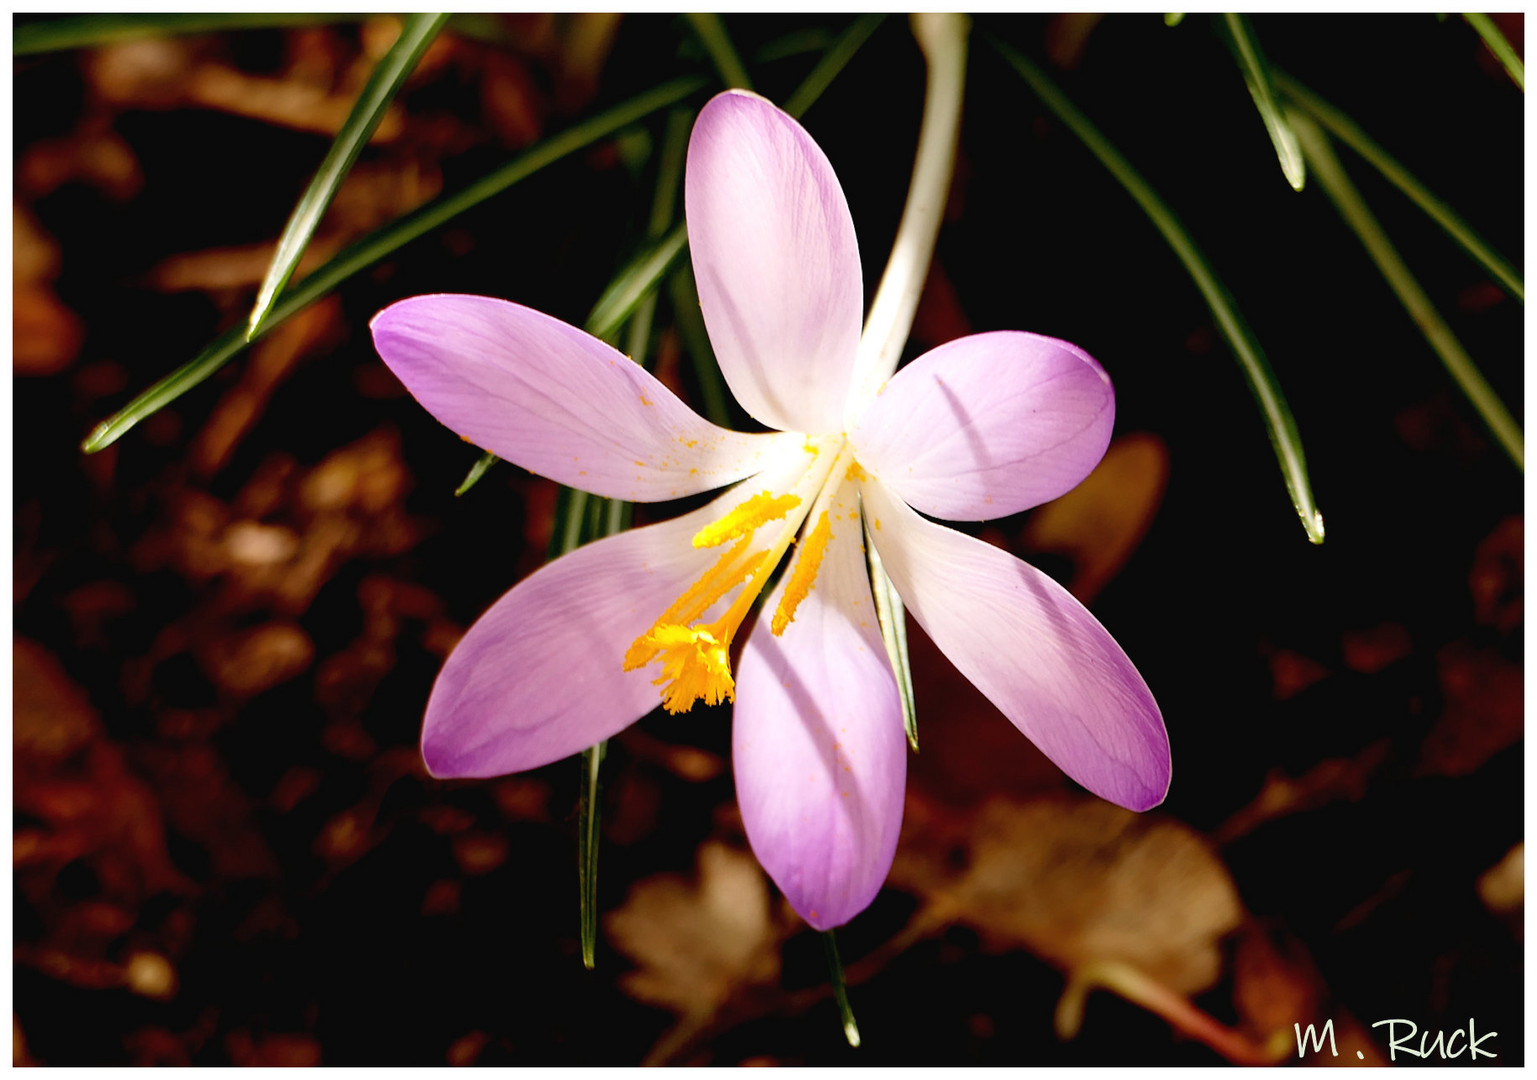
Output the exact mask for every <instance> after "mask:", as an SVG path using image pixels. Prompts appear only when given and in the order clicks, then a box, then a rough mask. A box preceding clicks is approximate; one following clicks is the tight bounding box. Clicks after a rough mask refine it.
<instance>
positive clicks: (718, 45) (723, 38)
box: [683, 11, 752, 90]
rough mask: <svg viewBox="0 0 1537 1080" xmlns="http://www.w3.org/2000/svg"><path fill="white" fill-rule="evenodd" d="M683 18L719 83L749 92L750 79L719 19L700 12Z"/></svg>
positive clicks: (750, 86) (750, 87)
mask: <svg viewBox="0 0 1537 1080" xmlns="http://www.w3.org/2000/svg"><path fill="white" fill-rule="evenodd" d="M683 17H684V18H685V19H687V20H688V24H689V26H690V27H692V28H693V31H694V35H695V36H696V37H698V38H699V43H700V44H701V45H703V46H704V50H705V52H707V53H709V55H710V63H712V64H714V65H715V70H716V72H717V73H718V74H719V75H720V78H721V82H723V83H725V84H726V86H727V87H728V88H731V89H740V90H751V89H752V79H751V78H750V77H749V76H748V74H747V68H746V66H745V65H744V64H743V63H742V57H741V56H740V55H739V54H738V53H737V51H736V46H735V45H733V44H731V36H730V35H729V34H727V33H726V24H725V23H724V22H722V21H721V17H720V16H719V15H716V14H713V13H708V12H700V11H691V12H689V13H688V14H686V15H684V16H683Z"/></svg>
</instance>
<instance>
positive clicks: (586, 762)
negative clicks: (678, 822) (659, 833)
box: [576, 739, 608, 971]
mask: <svg viewBox="0 0 1537 1080" xmlns="http://www.w3.org/2000/svg"><path fill="white" fill-rule="evenodd" d="M607 752H608V740H607V739H605V740H603V741H602V742H600V743H598V744H597V745H596V746H590V747H588V748H587V749H586V750H583V751H582V789H581V795H580V796H579V797H578V799H577V804H576V817H577V832H576V859H577V874H576V878H577V881H576V883H577V888H578V889H579V890H581V897H582V898H581V901H580V903H579V909H580V914H581V920H582V966H583V967H585V968H586V969H587V970H588V971H591V970H592V968H593V965H594V964H595V963H596V955H597V948H598V822H599V816H600V813H601V810H602V807H601V804H600V803H599V796H600V795H601V793H602V785H601V784H600V782H599V775H598V770H599V767H600V766H601V765H602V764H603V757H604V755H605V754H606V753H607Z"/></svg>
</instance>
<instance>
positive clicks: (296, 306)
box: [81, 77, 704, 454]
mask: <svg viewBox="0 0 1537 1080" xmlns="http://www.w3.org/2000/svg"><path fill="white" fill-rule="evenodd" d="M703 85H704V80H703V79H701V78H697V77H689V78H683V79H674V80H673V81H671V82H668V83H664V84H663V85H661V86H659V87H656V88H655V89H653V90H649V91H647V92H646V93H644V94H641V95H639V96H638V97H634V98H631V99H630V100H629V101H626V102H624V103H623V104H621V105H616V106H614V107H613V108H611V109H607V110H605V111H604V112H602V113H599V114H598V115H597V116H594V117H592V118H591V119H589V120H585V121H583V122H582V123H580V124H577V125H575V126H574V127H571V128H568V129H566V130H565V131H563V132H561V133H560V134H559V135H556V136H554V137H552V138H549V139H546V140H545V141H544V142H542V143H540V144H539V145H537V146H535V147H532V148H531V149H529V150H527V151H525V152H524V153H522V154H520V155H519V156H518V157H517V158H515V159H514V160H512V161H510V162H508V163H507V164H506V165H504V166H502V167H501V168H500V169H497V170H496V171H495V172H492V173H490V174H489V175H487V176H484V177H482V178H481V179H480V180H478V181H476V182H475V183H474V184H471V185H470V186H469V187H467V188H465V189H464V190H462V191H460V192H458V193H457V194H454V195H450V196H448V197H446V198H442V199H439V200H437V201H436V202H432V203H428V204H427V205H426V206H422V207H419V208H418V209H416V210H414V211H412V212H411V213H409V214H407V215H405V216H404V217H401V218H397V219H396V220H395V221H393V222H391V223H390V224H388V225H386V226H384V227H383V228H381V229H378V230H376V231H374V232H372V233H370V234H369V235H368V236H366V237H364V238H363V239H362V240H359V241H358V242H357V243H355V244H353V245H352V246H351V247H348V248H347V249H346V250H344V251H342V252H341V253H340V254H338V255H337V256H336V257H335V258H333V259H332V260H331V261H330V262H328V263H326V264H325V265H324V266H322V267H320V268H319V269H318V270H316V271H315V272H314V273H313V274H310V275H309V276H308V277H306V278H304V280H302V281H300V282H298V283H297V284H296V285H292V286H290V287H289V288H288V289H286V290H284V292H283V293H282V295H281V296H280V297H279V298H278V302H277V304H275V305H274V306H273V308H272V312H271V314H270V315H269V316H268V318H267V319H266V320H265V321H263V323H262V325H261V328H260V329H259V330H258V331H257V333H256V335H255V336H254V337H253V338H251V340H252V341H255V340H257V339H259V338H261V337H263V336H265V335H266V334H268V333H269V332H271V330H272V329H273V327H275V326H277V325H278V324H280V323H282V322H283V321H284V320H286V319H288V318H291V317H292V316H293V315H294V314H295V313H297V312H299V311H302V310H303V309H304V308H306V307H308V306H309V305H310V304H312V303H314V302H315V301H316V300H318V299H320V298H321V297H322V296H325V295H326V294H327V293H329V292H330V291H331V290H332V289H334V288H336V286H338V285H340V284H341V283H342V282H343V281H346V280H347V279H348V278H350V277H351V276H352V275H353V274H356V273H358V272H359V271H360V270H363V269H366V268H367V267H369V266H372V265H373V264H374V263H376V262H378V261H379V260H380V259H383V258H385V257H386V256H388V255H391V254H393V253H394V252H395V251H397V250H399V249H400V248H401V247H403V246H404V245H406V244H408V243H410V242H411V241H412V240H415V239H417V238H418V237H420V236H422V235H423V234H425V233H428V232H431V231H432V230H433V229H436V228H437V227H438V226H440V225H442V224H444V223H445V222H448V221H451V220H453V218H455V217H456V216H458V215H459V214H462V213H463V212H464V211H466V210H468V209H470V208H471V207H473V206H476V205H478V204H479V203H482V202H484V201H485V200H486V199H489V198H490V197H491V196H493V195H497V194H500V193H501V192H502V191H505V190H506V189H507V188H509V187H511V186H512V185H513V184H516V183H517V182H518V181H520V180H524V179H526V178H527V177H529V176H531V175H533V174H534V173H536V172H538V171H539V170H540V169H542V168H544V167H545V166H546V165H549V164H551V163H553V162H556V161H559V160H560V159H561V158H563V157H566V156H567V155H569V154H572V153H575V152H576V151H578V150H580V149H582V148H583V147H585V146H588V145H590V144H592V143H594V142H597V141H598V140H599V139H602V138H604V137H606V136H608V135H612V134H613V133H614V132H615V131H618V130H619V129H620V128H622V127H625V126H627V125H629V124H633V123H634V122H635V121H636V120H639V119H640V118H641V117H643V116H646V115H647V114H649V113H652V112H655V111H656V110H657V109H664V108H666V107H667V106H669V105H673V104H676V103H677V102H679V101H681V100H683V99H684V98H686V97H688V96H689V95H690V94H692V93H693V92H694V91H696V90H698V89H699V88H700V87H702V86H703ZM247 344H248V342H247V340H246V337H245V329H244V327H237V328H235V329H233V330H230V331H228V332H226V333H224V334H222V335H221V336H219V337H218V338H216V339H215V340H214V341H213V343H212V344H210V345H209V346H208V347H207V348H206V349H204V350H203V351H202V352H201V353H199V354H198V355H197V356H196V357H194V358H193V359H192V360H190V361H188V362H187V363H186V364H183V365H182V366H181V367H179V368H177V369H176V370H175V371H173V372H171V374H169V375H167V376H166V377H165V378H163V379H161V380H160V381H159V382H157V383H155V384H154V385H153V386H151V387H150V388H149V389H148V390H145V391H144V392H143V393H141V394H140V395H139V396H138V397H136V398H134V399H133V400H132V401H131V402H129V403H128V404H127V405H126V406H124V407H123V408H122V409H120V410H118V412H116V413H114V414H113V415H112V416H110V417H109V418H107V419H106V420H104V421H103V422H102V423H100V424H98V425H97V426H96V428H95V429H94V430H93V431H92V432H91V434H90V435H89V436H88V437H87V438H86V440H85V441H84V443H82V444H81V448H82V449H83V450H84V451H85V452H86V453H88V454H89V453H95V452H96V451H98V450H101V449H104V448H105V447H108V446H111V445H112V444H113V443H114V442H116V441H117V440H118V439H120V438H122V436H123V435H124V433H126V432H127V431H128V430H129V429H130V428H132V427H133V426H134V425H135V424H137V423H138V422H139V421H141V420H143V419H144V418H145V417H147V416H150V415H152V414H153V413H155V412H157V411H159V410H160V409H163V408H164V407H165V406H166V405H169V404H170V403H171V402H172V401H175V400H176V399H177V398H179V397H180V396H181V395H183V394H185V393H186V392H187V391H188V390H191V389H192V388H193V387H194V386H197V385H198V384H199V383H201V382H202V381H203V380H205V379H207V378H208V377H209V376H210V375H212V374H213V373H214V372H216V371H218V370H219V369H220V368H222V367H223V366H224V365H225V364H227V363H229V361H230V360H232V359H233V358H234V357H235V356H237V355H239V354H240V352H241V351H242V350H243V349H245V347H246V345H247Z"/></svg>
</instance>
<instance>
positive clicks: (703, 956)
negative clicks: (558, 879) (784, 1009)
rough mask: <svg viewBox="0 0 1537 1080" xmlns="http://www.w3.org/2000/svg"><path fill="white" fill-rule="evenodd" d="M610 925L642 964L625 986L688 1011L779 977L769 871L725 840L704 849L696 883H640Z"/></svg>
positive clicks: (709, 1007) (619, 945)
mask: <svg viewBox="0 0 1537 1080" xmlns="http://www.w3.org/2000/svg"><path fill="white" fill-rule="evenodd" d="M604 929H605V930H606V931H607V933H608V937H609V940H610V941H611V942H613V945H614V947H615V948H616V949H618V950H619V951H620V952H622V953H624V954H625V955H626V956H628V957H630V959H632V960H633V961H635V963H636V965H637V970H635V971H632V972H629V973H627V974H626V975H624V976H623V977H622V978H621V979H620V985H621V986H622V987H623V988H624V990H625V992H626V993H628V994H629V995H630V996H631V997H633V998H635V999H636V1000H637V1001H643V1002H646V1003H647V1004H650V1005H660V1006H662V1007H664V1008H667V1009H671V1010H673V1011H674V1012H676V1013H679V1014H680V1015H684V1016H708V1015H710V1014H711V1013H713V1012H714V1011H715V1010H716V1009H718V1008H720V1006H721V1005H723V1004H724V1003H725V1002H726V1001H727V1000H728V999H729V998H730V997H731V995H732V994H733V993H734V992H736V991H737V990H738V989H739V988H740V987H743V986H745V985H751V984H759V983H767V982H772V981H773V980H775V979H777V978H778V976H779V952H778V948H777V946H778V940H779V935H778V932H777V930H776V927H775V924H774V920H773V918H772V909H771V908H770V905H769V891H768V883H767V882H766V881H765V880H764V877H763V871H762V870H760V869H759V868H758V864H757V862H756V861H755V860H754V859H753V857H752V856H751V855H748V854H746V853H744V852H741V851H737V850H735V849H734V848H730V847H727V846H726V845H724V844H721V843H717V842H708V843H706V844H704V845H703V846H702V847H700V849H699V859H698V876H697V879H696V881H694V882H689V881H685V880H684V879H683V878H680V877H677V876H676V875H672V874H662V875H659V876H657V877H652V878H648V879H646V880H644V881H641V882H640V883H638V884H637V885H635V886H634V887H633V888H631V890H630V895H629V896H628V897H627V898H626V899H625V902H624V904H623V906H621V907H620V908H618V909H617V910H615V911H613V912H612V913H610V914H609V916H608V917H607V918H606V919H605V920H604Z"/></svg>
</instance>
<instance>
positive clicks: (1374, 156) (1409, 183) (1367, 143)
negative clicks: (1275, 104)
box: [1271, 68, 1526, 304]
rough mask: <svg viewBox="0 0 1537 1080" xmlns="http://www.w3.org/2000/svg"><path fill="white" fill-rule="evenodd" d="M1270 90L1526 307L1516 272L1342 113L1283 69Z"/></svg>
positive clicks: (1447, 206) (1278, 71)
mask: <svg viewBox="0 0 1537 1080" xmlns="http://www.w3.org/2000/svg"><path fill="white" fill-rule="evenodd" d="M1271 74H1272V75H1273V76H1274V77H1275V82H1276V86H1277V87H1279V88H1280V90H1281V92H1282V93H1284V94H1285V95H1286V96H1287V98H1288V99H1290V100H1291V101H1292V102H1293V103H1294V104H1296V105H1299V106H1301V107H1302V108H1303V109H1304V110H1306V112H1307V113H1308V114H1309V115H1310V116H1311V117H1312V118H1313V119H1314V120H1316V121H1317V122H1318V123H1319V124H1320V125H1322V126H1323V127H1324V129H1325V130H1327V131H1328V132H1329V134H1331V135H1333V136H1334V137H1335V138H1336V139H1338V140H1340V142H1342V143H1344V144H1345V145H1346V146H1348V147H1350V148H1351V149H1352V150H1354V151H1355V152H1356V153H1358V154H1360V155H1361V156H1362V157H1363V158H1365V159H1366V160H1367V161H1368V162H1370V163H1371V165H1372V166H1373V167H1374V168H1376V170H1377V171H1378V172H1380V173H1381V174H1382V176H1383V178H1384V179H1386V180H1387V181H1388V182H1389V183H1390V184H1392V185H1393V186H1394V187H1396V188H1398V190H1399V191H1402V192H1403V193H1404V194H1405V195H1407V196H1409V198H1410V200H1412V201H1413V202H1414V204H1415V205H1416V206H1418V207H1419V208H1420V209H1421V210H1423V211H1424V212H1425V213H1426V214H1428V215H1429V216H1430V218H1431V220H1433V221H1434V222H1435V223H1436V224H1437V225H1439V226H1441V228H1442V229H1444V230H1445V231H1446V234H1447V235H1448V236H1450V237H1451V238H1452V239H1453V240H1455V241H1456V242H1457V243H1458V244H1459V245H1461V247H1462V249H1463V250H1464V251H1466V252H1467V253H1468V254H1469V255H1471V256H1472V257H1473V258H1474V259H1475V260H1476V261H1477V262H1478V263H1480V264H1481V265H1482V266H1483V268H1484V269H1485V270H1487V271H1488V272H1489V274H1490V275H1491V276H1492V277H1493V278H1494V279H1495V280H1496V281H1498V282H1499V283H1500V285H1501V286H1502V287H1503V288H1504V289H1505V290H1506V291H1507V292H1508V293H1510V295H1512V296H1514V297H1515V298H1516V299H1517V300H1519V301H1520V302H1521V303H1523V304H1524V303H1526V287H1525V285H1524V283H1523V281H1522V277H1521V272H1520V271H1519V270H1517V269H1516V268H1515V267H1514V266H1513V265H1512V264H1511V263H1510V262H1509V261H1508V260H1506V259H1505V258H1504V257H1503V256H1502V255H1500V253H1499V252H1497V251H1495V250H1494V248H1493V247H1491V246H1490V245H1489V244H1488V243H1487V242H1486V241H1485V240H1484V239H1483V238H1482V237H1480V236H1479V235H1478V234H1477V233H1476V232H1474V231H1473V228H1472V226H1470V225H1469V224H1468V223H1467V222H1466V221H1464V220H1463V218H1462V217H1461V215H1459V214H1458V213H1457V212H1456V211H1455V210H1453V209H1452V208H1451V206H1450V205H1449V204H1448V203H1446V202H1445V201H1444V200H1442V199H1440V198H1438V197H1437V196H1436V195H1435V194H1434V193H1432V192H1431V190H1430V189H1429V188H1427V187H1426V186H1425V185H1424V184H1422V183H1420V181H1419V180H1418V179H1417V178H1416V177H1415V176H1414V174H1413V173H1411V172H1410V171H1409V170H1408V169H1406V168H1405V167H1404V166H1403V165H1401V164H1400V163H1399V162H1398V160H1397V159H1396V158H1394V157H1393V155H1391V154H1389V153H1388V152H1387V151H1386V150H1384V149H1383V148H1382V146H1381V145H1379V144H1378V143H1377V141H1376V140H1374V139H1373V138H1372V137H1371V136H1370V135H1368V134H1367V133H1366V131H1365V130H1364V129H1362V127H1361V126H1360V125H1359V124H1357V123H1356V122H1355V121H1354V120H1352V119H1351V118H1350V117H1349V116H1347V115H1346V114H1345V113H1344V112H1342V111H1340V110H1339V109H1337V108H1335V107H1334V106H1333V105H1331V104H1329V103H1328V102H1327V101H1325V100H1324V99H1323V98H1321V97H1319V96H1318V95H1317V94H1316V93H1314V92H1313V91H1312V90H1310V89H1308V88H1307V87H1306V86H1303V85H1302V84H1301V83H1299V82H1298V81H1297V80H1296V79H1294V78H1292V77H1291V76H1290V75H1288V74H1286V73H1285V72H1284V71H1280V70H1279V69H1276V68H1272V69H1271Z"/></svg>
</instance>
